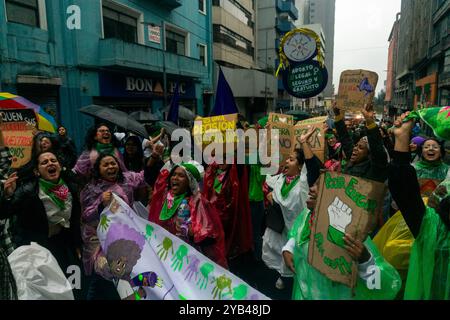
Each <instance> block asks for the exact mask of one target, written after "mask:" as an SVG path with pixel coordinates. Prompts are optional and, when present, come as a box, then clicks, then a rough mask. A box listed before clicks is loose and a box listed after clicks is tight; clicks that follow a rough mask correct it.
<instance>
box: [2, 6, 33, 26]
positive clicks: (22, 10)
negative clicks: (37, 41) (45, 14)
mask: <svg viewBox="0 0 450 320" xmlns="http://www.w3.org/2000/svg"><path fill="white" fill-rule="evenodd" d="M6 16H7V19H8V21H9V22H16V23H21V24H26V25H29V26H32V27H36V28H39V5H38V0H6Z"/></svg>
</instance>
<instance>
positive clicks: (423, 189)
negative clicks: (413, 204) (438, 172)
mask: <svg viewBox="0 0 450 320" xmlns="http://www.w3.org/2000/svg"><path fill="white" fill-rule="evenodd" d="M418 180H419V186H420V195H421V196H422V197H429V196H431V194H432V193H433V192H434V190H436V188H437V187H438V186H439V185H440V184H441V182H442V180H437V179H418Z"/></svg>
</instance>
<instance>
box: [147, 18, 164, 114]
mask: <svg viewBox="0 0 450 320" xmlns="http://www.w3.org/2000/svg"><path fill="white" fill-rule="evenodd" d="M141 23H142V24H144V25H149V26H151V27H159V28H160V29H161V30H163V32H162V33H161V35H162V37H161V38H162V41H163V49H162V50H163V53H162V56H163V61H162V62H163V91H164V92H163V95H164V108H166V107H167V105H168V104H167V72H166V41H165V39H166V30H165V29H164V22H163V23H162V25H160V24H156V23H153V22H141Z"/></svg>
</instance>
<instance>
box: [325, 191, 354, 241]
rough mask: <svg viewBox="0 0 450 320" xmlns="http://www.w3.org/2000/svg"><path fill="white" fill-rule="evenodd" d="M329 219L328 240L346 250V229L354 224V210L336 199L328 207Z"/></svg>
mask: <svg viewBox="0 0 450 320" xmlns="http://www.w3.org/2000/svg"><path fill="white" fill-rule="evenodd" d="M328 217H329V218H330V227H329V228H328V236H327V238H328V240H329V241H331V242H332V243H334V244H336V245H337V246H339V247H342V248H344V246H345V244H344V235H345V228H346V227H347V226H348V225H349V224H350V223H351V222H352V208H350V207H349V206H347V205H346V204H345V203H344V202H342V201H341V200H340V199H339V198H338V197H336V198H334V201H333V203H332V204H331V205H330V206H329V207H328Z"/></svg>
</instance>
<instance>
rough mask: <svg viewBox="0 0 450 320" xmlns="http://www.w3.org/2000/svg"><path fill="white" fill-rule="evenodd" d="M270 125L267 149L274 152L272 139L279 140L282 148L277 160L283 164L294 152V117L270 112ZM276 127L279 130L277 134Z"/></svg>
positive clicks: (270, 152)
mask: <svg viewBox="0 0 450 320" xmlns="http://www.w3.org/2000/svg"><path fill="white" fill-rule="evenodd" d="M268 125H269V131H268V139H267V150H269V154H272V152H273V151H272V148H271V141H272V139H274V140H277V141H278V145H279V148H280V149H279V157H278V159H277V160H276V162H277V163H278V164H279V165H281V166H282V165H284V162H285V161H286V159H287V158H289V155H290V154H291V152H292V143H293V136H294V131H293V130H294V129H293V128H294V127H293V125H294V117H293V116H291V115H286V114H279V113H270V114H269V121H268ZM274 129H277V130H278V134H275V131H273V130H274Z"/></svg>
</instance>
